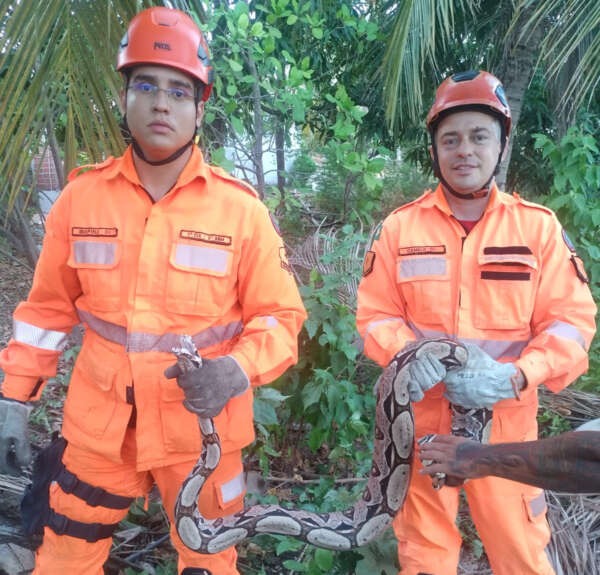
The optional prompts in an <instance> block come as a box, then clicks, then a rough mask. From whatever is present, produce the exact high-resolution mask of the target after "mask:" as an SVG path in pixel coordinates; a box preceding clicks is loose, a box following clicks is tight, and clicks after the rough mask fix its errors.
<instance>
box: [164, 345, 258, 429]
mask: <svg viewBox="0 0 600 575" xmlns="http://www.w3.org/2000/svg"><path fill="white" fill-rule="evenodd" d="M165 377H166V378H167V379H172V378H174V377H176V378H177V383H178V384H179V387H181V389H183V392H184V393H185V401H184V402H183V405H185V407H186V408H187V409H189V410H190V411H191V412H193V413H195V414H196V415H199V416H200V417H215V416H216V415H219V413H221V411H222V410H223V408H224V407H225V404H226V403H227V402H228V401H229V400H230V399H231V398H232V397H235V396H236V395H240V394H242V393H244V391H246V390H247V389H248V387H249V386H250V381H249V380H248V376H247V375H246V374H245V373H244V370H243V369H242V368H241V367H240V365H239V364H238V362H237V361H236V360H235V359H233V357H231V356H230V355H225V356H223V357H218V358H216V359H202V360H201V364H200V365H199V366H198V365H197V364H195V363H194V362H192V361H190V360H189V358H187V357H185V356H180V357H178V359H177V363H175V364H174V365H172V366H170V367H168V368H167V369H166V370H165Z"/></svg>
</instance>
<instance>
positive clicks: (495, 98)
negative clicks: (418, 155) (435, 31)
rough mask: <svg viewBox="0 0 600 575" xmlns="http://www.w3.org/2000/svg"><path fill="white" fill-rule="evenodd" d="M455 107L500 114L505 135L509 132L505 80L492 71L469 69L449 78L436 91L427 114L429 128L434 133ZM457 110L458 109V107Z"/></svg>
mask: <svg viewBox="0 0 600 575" xmlns="http://www.w3.org/2000/svg"><path fill="white" fill-rule="evenodd" d="M455 108H464V109H481V111H482V112H486V111H487V112H489V113H491V114H492V115H494V116H497V117H499V119H500V120H501V123H502V127H503V131H504V134H503V136H504V137H505V138H508V136H509V135H510V128H511V118H510V108H509V107H508V101H507V100H506V94H505V93H504V87H503V86H502V82H500V80H498V78H496V76H494V75H492V74H490V73H489V72H484V71H477V70H470V71H468V72H459V73H458V74H453V75H452V76H449V77H448V78H446V79H445V80H444V81H443V82H442V83H441V84H440V85H439V87H438V89H437V91H436V93H435V101H434V102H433V106H431V109H430V110H429V113H428V114H427V120H426V123H427V128H428V130H429V131H430V132H431V133H433V131H434V130H435V127H436V125H437V123H438V121H439V120H441V119H442V117H443V116H445V115H446V112H447V111H448V110H453V109H455ZM455 111H457V112H458V111H459V110H458V109H457V110H455Z"/></svg>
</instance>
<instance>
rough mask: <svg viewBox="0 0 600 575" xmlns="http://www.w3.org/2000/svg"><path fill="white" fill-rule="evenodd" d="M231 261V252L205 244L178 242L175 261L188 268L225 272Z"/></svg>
mask: <svg viewBox="0 0 600 575" xmlns="http://www.w3.org/2000/svg"><path fill="white" fill-rule="evenodd" d="M228 262H229V252H228V251H226V250H219V249H216V248H208V247H205V246H189V245H187V244H177V246H176V247H175V263H176V264H177V265H179V266H183V267H186V268H195V269H203V270H210V271H212V272H218V273H225V272H226V271H227V264H228Z"/></svg>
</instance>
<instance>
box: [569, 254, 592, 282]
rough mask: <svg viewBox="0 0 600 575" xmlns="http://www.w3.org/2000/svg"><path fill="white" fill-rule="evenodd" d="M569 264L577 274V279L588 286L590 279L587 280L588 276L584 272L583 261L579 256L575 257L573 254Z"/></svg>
mask: <svg viewBox="0 0 600 575" xmlns="http://www.w3.org/2000/svg"><path fill="white" fill-rule="evenodd" d="M571 263H572V264H573V267H574V268H575V273H576V274H577V277H578V278H579V279H580V280H581V281H582V282H583V283H584V284H589V283H590V279H589V278H588V275H587V273H586V272H585V266H584V265H583V260H582V259H581V258H580V257H579V256H576V255H575V254H573V255H572V256H571Z"/></svg>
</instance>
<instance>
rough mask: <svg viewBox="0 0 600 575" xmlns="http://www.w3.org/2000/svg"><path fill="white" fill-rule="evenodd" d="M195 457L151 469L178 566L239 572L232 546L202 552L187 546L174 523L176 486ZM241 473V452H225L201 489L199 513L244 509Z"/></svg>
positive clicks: (218, 574)
mask: <svg viewBox="0 0 600 575" xmlns="http://www.w3.org/2000/svg"><path fill="white" fill-rule="evenodd" d="M195 463H196V460H194V461H190V462H188V463H181V464H178V465H170V466H169V467H162V468H160V469H153V470H152V475H153V476H154V480H155V481H156V484H157V486H158V489H159V491H160V495H161V498H162V501H163V504H164V507H165V511H166V513H167V515H168V517H169V521H170V522H171V542H172V543H173V546H174V547H175V548H176V549H177V552H178V553H179V564H178V568H179V571H180V572H183V571H184V569H186V568H191V567H199V568H204V569H207V570H208V571H210V572H212V573H213V574H214V575H239V571H238V570H237V568H236V562H237V553H236V551H235V548H234V547H230V548H229V549H225V551H221V552H220V553H215V554H214V555H203V554H201V553H196V552H195V551H192V550H191V549H188V548H187V547H186V546H185V545H184V544H183V542H182V541H181V539H179V536H178V535H177V530H176V529H175V525H174V522H173V512H174V509H175V501H176V500H177V495H178V494H179V488H180V486H181V484H182V483H183V481H184V479H185V478H186V477H187V476H188V473H189V472H190V470H191V469H192V467H193V466H194V464H195ZM242 473H243V467H242V454H241V451H234V452H230V453H224V454H223V455H222V456H221V461H220V463H219V466H218V467H217V469H215V471H214V473H213V474H212V475H211V476H210V477H209V478H208V480H207V482H206V483H205V484H204V486H203V488H202V491H201V492H200V512H201V513H202V515H203V516H205V517H208V518H215V517H222V516H225V515H231V514H233V513H236V512H238V511H241V510H242V509H243V505H244V494H245V488H244V484H243V482H242V481H240V476H241V474H242Z"/></svg>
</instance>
